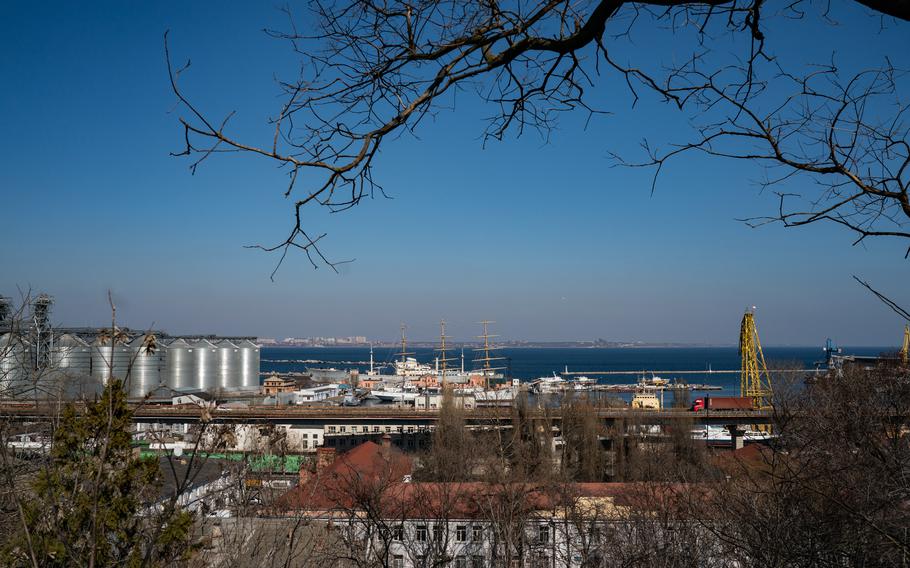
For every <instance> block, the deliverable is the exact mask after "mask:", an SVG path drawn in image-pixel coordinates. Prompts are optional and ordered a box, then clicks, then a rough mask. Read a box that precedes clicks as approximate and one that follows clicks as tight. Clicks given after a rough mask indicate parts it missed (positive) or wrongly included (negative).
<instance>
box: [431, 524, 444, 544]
mask: <svg viewBox="0 0 910 568" xmlns="http://www.w3.org/2000/svg"><path fill="white" fill-rule="evenodd" d="M433 540H435V541H436V542H442V525H433Z"/></svg>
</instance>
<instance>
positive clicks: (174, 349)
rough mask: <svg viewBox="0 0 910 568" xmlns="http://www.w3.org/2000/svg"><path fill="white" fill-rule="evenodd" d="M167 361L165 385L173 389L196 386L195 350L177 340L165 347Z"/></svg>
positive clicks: (183, 341) (182, 341)
mask: <svg viewBox="0 0 910 568" xmlns="http://www.w3.org/2000/svg"><path fill="white" fill-rule="evenodd" d="M164 359H165V361H166V366H165V369H166V371H165V377H164V383H165V384H166V385H167V386H169V387H171V388H172V389H184V388H190V387H194V386H195V382H194V381H195V376H194V374H193V364H194V363H195V361H194V360H193V348H192V347H190V344H189V343H187V342H186V341H185V340H183V339H175V340H173V341H171V342H170V343H168V344H167V345H166V346H165V355H164Z"/></svg>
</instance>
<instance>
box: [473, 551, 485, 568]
mask: <svg viewBox="0 0 910 568" xmlns="http://www.w3.org/2000/svg"><path fill="white" fill-rule="evenodd" d="M471 568H483V556H478V555H476V554H475V555H474V556H472V557H471Z"/></svg>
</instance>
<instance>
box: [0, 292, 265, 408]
mask: <svg viewBox="0 0 910 568" xmlns="http://www.w3.org/2000/svg"><path fill="white" fill-rule="evenodd" d="M52 303H53V300H52V299H51V298H50V297H49V296H46V295H41V296H39V297H38V298H37V299H36V300H35V302H34V306H33V308H32V311H33V316H34V317H31V319H30V320H29V319H26V318H22V317H18V318H13V317H12V315H11V314H12V310H11V306H12V304H11V301H10V300H9V299H8V298H5V297H2V296H0V398H7V397H9V398H32V397H33V396H37V397H50V398H57V397H58V396H61V395H62V396H65V397H80V396H92V395H94V394H98V393H100V392H101V390H102V389H103V388H104V386H105V385H107V384H108V382H109V381H110V380H111V377H116V378H118V379H121V380H123V381H124V386H125V387H126V389H127V392H128V395H129V397H130V398H142V397H145V396H146V395H148V394H149V393H150V392H153V391H155V390H157V389H158V388H159V387H161V386H166V387H170V388H171V389H199V390H205V391H209V392H213V391H219V390H228V391H230V390H239V389H258V388H259V347H258V346H257V345H256V344H255V343H253V342H252V341H250V340H248V339H227V338H209V339H206V338H188V337H183V338H180V337H177V338H172V337H168V336H166V335H165V334H161V335H163V337H158V336H157V335H155V334H150V333H149V334H140V335H137V334H136V333H135V332H131V331H130V330H127V329H124V330H119V329H115V330H112V331H111V330H94V329H90V328H66V329H65V330H54V329H53V328H52V327H51V326H50V323H49V316H48V314H49V311H50V306H51V304H52ZM165 396H166V395H165Z"/></svg>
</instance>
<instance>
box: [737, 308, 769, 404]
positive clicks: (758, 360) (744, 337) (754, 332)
mask: <svg viewBox="0 0 910 568" xmlns="http://www.w3.org/2000/svg"><path fill="white" fill-rule="evenodd" d="M739 354H740V355H741V356H742V371H741V373H740V396H742V397H748V398H751V399H752V407H753V408H756V409H769V408H771V395H772V391H771V378H770V377H769V376H768V366H767V365H766V364H765V354H764V353H762V349H761V342H760V341H759V340H758V328H756V327H755V306H752V309H749V310H746V313H745V315H743V321H742V325H741V326H740V329H739Z"/></svg>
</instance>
